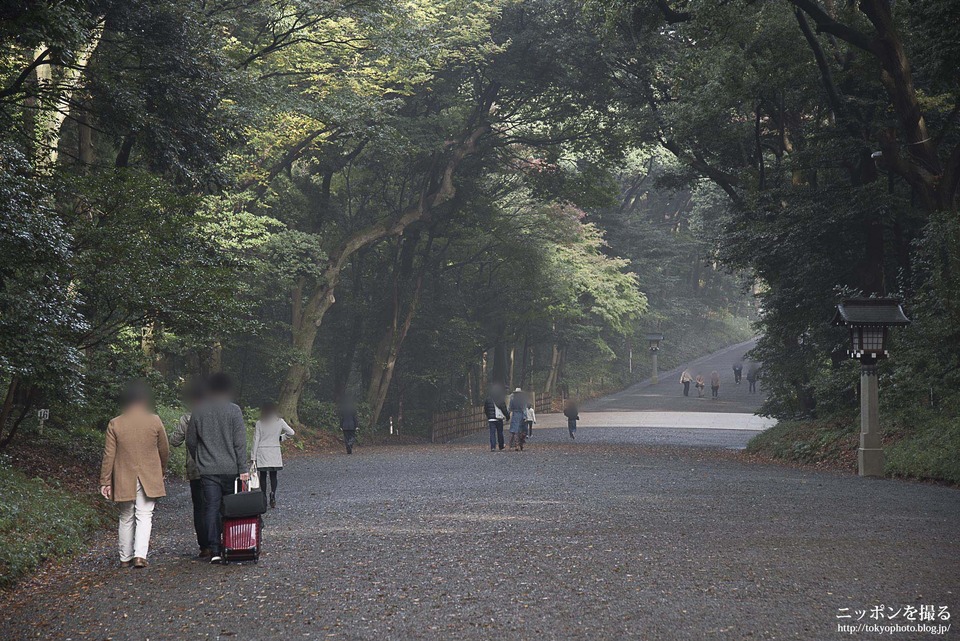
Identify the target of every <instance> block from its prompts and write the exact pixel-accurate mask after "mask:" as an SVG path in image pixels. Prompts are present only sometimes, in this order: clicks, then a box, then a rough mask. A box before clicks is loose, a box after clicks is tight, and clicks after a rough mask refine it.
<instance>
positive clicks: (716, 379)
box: [710, 370, 720, 398]
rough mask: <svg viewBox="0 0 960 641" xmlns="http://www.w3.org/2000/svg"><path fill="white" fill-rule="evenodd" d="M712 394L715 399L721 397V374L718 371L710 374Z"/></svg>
mask: <svg viewBox="0 0 960 641" xmlns="http://www.w3.org/2000/svg"><path fill="white" fill-rule="evenodd" d="M710 392H711V393H712V394H713V398H719V396H720V374H719V372H717V370H713V371H712V372H710Z"/></svg>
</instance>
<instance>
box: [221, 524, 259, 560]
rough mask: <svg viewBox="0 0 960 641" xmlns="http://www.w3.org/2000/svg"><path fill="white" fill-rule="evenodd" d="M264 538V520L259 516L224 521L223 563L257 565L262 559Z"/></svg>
mask: <svg viewBox="0 0 960 641" xmlns="http://www.w3.org/2000/svg"><path fill="white" fill-rule="evenodd" d="M262 538H263V519H262V518H261V517H260V516H259V515H257V516H241V517H238V518H232V519H230V518H225V519H223V545H222V546H221V547H222V549H223V552H222V556H223V562H224V563H231V562H233V561H253V562H254V563H256V562H257V561H258V560H259V559H260V544H261V541H262Z"/></svg>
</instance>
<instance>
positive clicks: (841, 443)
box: [747, 409, 960, 485]
mask: <svg viewBox="0 0 960 641" xmlns="http://www.w3.org/2000/svg"><path fill="white" fill-rule="evenodd" d="M859 438H860V418H859V415H856V414H852V415H850V416H842V417H841V416H835V417H830V418H823V419H817V420H810V421H781V422H780V423H777V425H775V426H774V427H772V428H770V429H769V430H767V431H765V432H762V433H760V434H758V435H757V436H755V437H753V438H752V439H751V440H750V442H749V443H748V444H747V452H748V453H750V454H756V455H760V456H764V457H768V458H773V459H779V460H783V461H788V462H791V463H799V464H803V465H816V466H822V467H832V468H840V469H845V470H856V468H857V447H858V446H859ZM883 443H884V455H885V469H884V471H885V474H886V476H892V477H898V478H908V479H919V480H927V481H942V482H947V483H952V484H955V485H958V484H960V421H958V420H956V419H955V418H952V417H951V416H949V415H948V414H940V413H937V412H935V411H933V410H922V409H919V410H915V411H913V412H911V413H910V414H909V416H907V415H904V416H893V417H891V418H889V419H888V420H887V422H886V423H884V425H883Z"/></svg>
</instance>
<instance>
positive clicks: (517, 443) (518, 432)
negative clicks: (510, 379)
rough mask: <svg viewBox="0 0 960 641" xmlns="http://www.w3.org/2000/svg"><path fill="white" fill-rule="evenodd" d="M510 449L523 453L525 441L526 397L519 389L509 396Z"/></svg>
mask: <svg viewBox="0 0 960 641" xmlns="http://www.w3.org/2000/svg"><path fill="white" fill-rule="evenodd" d="M507 409H508V410H509V411H510V449H512V450H517V449H519V450H520V451H521V452H522V451H523V444H524V442H526V440H527V424H526V418H527V396H526V394H524V393H523V390H521V389H520V388H519V387H518V388H517V389H515V390H513V394H511V395H510V405H509V406H508V407H507Z"/></svg>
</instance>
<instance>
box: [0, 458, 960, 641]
mask: <svg viewBox="0 0 960 641" xmlns="http://www.w3.org/2000/svg"><path fill="white" fill-rule="evenodd" d="M281 483H282V486H281V491H280V503H281V507H280V509H278V510H274V511H271V512H270V514H269V515H268V516H267V530H266V537H265V538H266V542H265V550H266V552H265V555H264V557H263V558H262V560H261V562H260V563H259V565H255V566H252V565H250V566H230V567H211V566H209V565H207V564H204V563H200V562H196V561H193V560H191V559H190V558H189V555H190V554H192V553H193V551H194V550H193V545H192V542H191V532H190V522H189V497H188V495H187V493H186V492H185V489H184V488H183V487H182V486H178V487H176V488H175V490H174V492H173V495H172V497H170V498H168V499H166V500H165V501H163V502H162V504H161V506H160V507H159V508H158V514H157V516H156V519H155V530H154V532H155V537H154V546H153V548H152V550H151V558H150V561H151V564H152V565H151V566H150V568H149V569H147V570H142V571H138V570H121V569H119V568H117V567H116V558H115V552H114V551H113V550H114V549H115V548H114V546H115V542H114V541H115V535H114V534H113V533H105V534H104V535H103V536H102V542H101V544H100V545H98V546H97V547H96V549H94V550H92V551H91V552H90V553H89V554H88V555H87V556H86V557H85V558H82V559H79V560H77V561H76V562H73V563H71V564H70V565H69V566H68V567H67V568H66V569H65V570H63V571H62V574H59V575H57V576H47V577H44V579H45V580H47V581H49V582H50V583H51V584H50V585H48V586H47V587H39V588H38V587H36V586H29V585H28V586H26V587H25V588H23V589H22V590H20V591H18V593H17V595H16V601H17V602H16V603H15V604H12V605H8V607H6V608H5V609H4V611H3V613H2V614H0V638H2V639H4V640H19V639H73V640H79V639H97V640H103V639H115V640H120V639H131V640H132V639H137V640H141V639H151V640H161V639H170V640H173V639H176V640H184V639H223V640H232V639H237V640H244V641H246V640H253V639H257V640H265V641H266V640H273V639H280V640H284V641H289V640H292V639H312V638H316V639H497V640H503V639H531V640H533V639H538V640H539V639H590V640H596V639H624V638H635V639H698V640H699V639H709V638H714V639H805V640H810V639H817V640H820V639H842V638H846V635H842V634H840V633H838V632H837V623H838V619H837V616H838V614H843V612H841V611H840V610H839V609H840V608H850V610H849V612H854V611H855V610H856V609H861V610H869V608H871V607H873V606H878V605H881V604H883V605H885V606H886V605H895V606H897V607H901V606H904V605H912V606H914V607H918V606H919V605H921V604H929V605H937V606H948V607H949V608H950V609H951V611H952V612H953V615H954V616H957V614H958V613H960V603H958V600H957V590H958V587H960V571H958V565H957V559H960V543H958V539H957V536H956V533H957V532H958V530H960V493H958V492H957V491H956V490H954V489H950V488H945V487H936V486H930V485H919V484H911V483H902V482H897V481H864V480H861V479H859V478H857V477H854V476H838V475H833V474H825V473H813V472H804V471H797V470H792V469H788V468H783V467H775V466H763V465H749V464H744V463H741V462H738V461H736V460H734V458H733V455H732V454H730V453H727V452H724V451H721V450H713V451H704V450H697V449H692V448H673V449H646V448H643V447H637V446H624V445H617V444H612V443H608V444H586V443H580V442H576V443H570V442H566V443H564V442H560V443H552V444H542V443H538V442H537V441H536V439H534V441H533V442H532V443H531V447H530V448H529V449H528V451H526V452H523V453H513V452H509V451H507V452H498V453H491V452H489V451H488V450H487V449H486V447H485V446H484V445H483V444H480V445H462V444H460V445H447V446H413V447H378V448H365V449H364V448H361V450H360V452H359V453H358V454H355V455H354V456H352V457H347V456H345V455H327V456H322V457H319V458H315V459H300V460H295V461H292V462H291V464H290V465H289V466H288V468H287V469H286V470H284V472H283V473H282V475H281ZM839 622H844V621H843V620H840V621H839ZM854 638H869V639H876V638H880V635H860V636H858V637H854ZM884 638H892V639H914V638H933V637H929V636H922V635H914V634H897V635H894V636H892V637H891V636H887V637H884Z"/></svg>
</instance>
